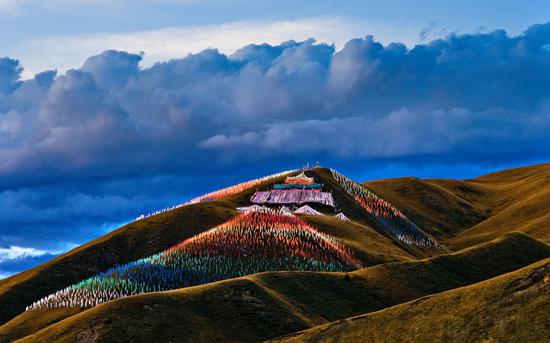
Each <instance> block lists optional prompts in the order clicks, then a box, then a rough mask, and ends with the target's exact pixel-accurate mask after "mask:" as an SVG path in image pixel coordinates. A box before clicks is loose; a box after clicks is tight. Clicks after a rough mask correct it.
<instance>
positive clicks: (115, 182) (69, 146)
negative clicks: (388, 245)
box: [0, 0, 550, 277]
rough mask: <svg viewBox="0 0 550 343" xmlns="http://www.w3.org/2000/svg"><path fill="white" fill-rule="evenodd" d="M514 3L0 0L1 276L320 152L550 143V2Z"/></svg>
mask: <svg viewBox="0 0 550 343" xmlns="http://www.w3.org/2000/svg"><path fill="white" fill-rule="evenodd" d="M275 3H276V4H275ZM516 3H517V2H513V1H485V2H483V3H481V2H478V1H475V2H474V1H462V2H460V3H458V2H457V3H455V4H451V3H450V2H442V1H420V2H415V3H414V4H413V2H408V1H401V2H399V1H388V0H386V1H357V2H353V1H348V2H331V1H301V2H299V4H298V5H297V4H295V2H291V1H279V2H273V1H245V0H243V1H214V0H211V1H198V0H197V1H193V0H179V1H177V0H175V1H170V0H157V1H146V0H137V1H132V2H130V1H106V0H87V1H69V0H50V1H40V0H0V277H5V276H8V275H10V274H13V273H15V272H18V271H21V270H24V269H26V268H28V267H31V266H33V265H36V264H37V263H40V262H42V261H45V260H47V259H49V258H51V257H52V256H55V255H56V254H59V253H60V252H63V251H66V250H68V249H70V248H72V247H74V246H77V245H79V244H82V243H84V242H86V241H89V240H90V239H93V238H95V237H98V236H100V235H102V234H104V233H106V232H108V231H110V230H112V229H113V228H116V227H117V226H120V225H121V224H123V223H126V222H128V221H129V220H131V219H132V218H135V217H136V216H138V215H139V214H141V213H148V212H150V211H153V210H155V209H158V208H163V207H165V206H169V205H174V204H177V203H180V202H182V201H185V200H187V199H189V198H190V197H192V196H196V195H199V194H202V193H205V192H208V191H211V190H214V189H216V188H219V187H223V186H227V185H230V184H232V183H235V182H238V181H243V180H247V179H250V178H253V177H257V176H261V175H265V174H269V173H272V172H276V171H280V170H283V169H287V168H295V167H297V166H300V165H302V164H303V163H306V162H310V163H313V162H315V161H320V162H321V163H322V164H324V165H328V166H332V167H336V168H337V169H339V170H341V171H342V172H344V173H346V174H348V175H349V176H351V177H353V178H355V179H357V180H366V179H376V178H383V177H398V176H418V177H450V178H469V177H474V176H477V175H481V174H484V173H487V172H491V171H496V170H499V169H503V168H508V167H514V166H520V165H527V164H531V163H541V162H548V160H549V156H550V138H549V135H548V134H547V133H548V132H550V87H549V86H550V85H549V81H548V80H550V24H547V23H548V21H549V20H548V19H549V18H547V15H545V14H548V13H550V8H549V7H550V4H548V2H546V1H530V2H529V5H521V6H519V5H517V4H516ZM205 49H206V50H205Z"/></svg>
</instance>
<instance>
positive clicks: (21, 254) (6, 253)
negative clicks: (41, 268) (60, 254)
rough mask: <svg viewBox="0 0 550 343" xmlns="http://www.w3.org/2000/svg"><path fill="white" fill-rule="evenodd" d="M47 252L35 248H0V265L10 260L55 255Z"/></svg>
mask: <svg viewBox="0 0 550 343" xmlns="http://www.w3.org/2000/svg"><path fill="white" fill-rule="evenodd" d="M55 253H56V252H51V251H47V250H41V249H35V248H23V247H18V246H10V247H9V248H0V263H2V262H5V261H8V260H18V259H22V258H27V257H38V256H43V255H46V254H55Z"/></svg>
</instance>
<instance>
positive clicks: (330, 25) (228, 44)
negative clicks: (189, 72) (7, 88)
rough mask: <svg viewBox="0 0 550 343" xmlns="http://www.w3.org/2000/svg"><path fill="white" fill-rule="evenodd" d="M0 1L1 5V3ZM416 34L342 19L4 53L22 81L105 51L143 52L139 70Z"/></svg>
mask: <svg viewBox="0 0 550 343" xmlns="http://www.w3.org/2000/svg"><path fill="white" fill-rule="evenodd" d="M0 1H2V0H0ZM420 30H421V28H419V27H403V26H402V25H394V24H373V23H367V22H364V21H359V20H357V19H353V18H346V17H329V16H323V17H315V18H301V19H297V20H289V21H271V22H266V21H261V22H260V21H240V22H232V23H225V24H220V25H207V26H183V27H172V28H165V29H160V30H151V31H138V32H129V33H98V34H89V35H79V36H70V35H69V36H57V37H46V38H41V39H36V40H26V41H22V42H20V43H19V44H17V45H16V46H15V47H14V48H13V50H12V51H9V52H8V55H9V56H13V57H15V58H18V59H19V60H21V62H22V63H23V65H24V67H25V69H26V70H25V73H24V75H23V77H24V78H30V77H32V76H33V75H34V73H37V72H41V71H43V70H47V69H58V70H60V71H64V70H66V69H69V68H76V67H80V66H81V65H82V63H83V62H84V60H85V59H86V58H87V57H88V56H91V55H95V54H98V53H99V52H101V51H104V50H108V49H115V50H125V51H129V52H140V51H143V52H145V58H144V60H143V62H142V66H145V67H147V66H150V65H152V64H154V63H156V62H159V61H166V60H170V59H174V58H181V57H184V56H186V55H187V54H189V53H196V52H199V51H201V50H204V49H207V48H217V49H218V50H220V51H221V52H222V53H226V54H231V53H232V52H234V51H235V50H236V49H238V48H240V47H242V46H244V45H247V44H252V43H269V44H278V43H280V42H283V41H287V40H291V39H293V40H296V41H301V40H305V39H308V38H312V37H313V38H315V39H316V40H317V41H319V42H327V43H334V44H335V45H336V47H337V48H341V47H342V46H343V45H344V43H345V42H347V41H348V40H349V39H350V38H357V37H364V36H366V35H367V34H373V35H374V36H375V37H376V39H377V40H378V41H380V42H382V43H390V42H393V41H399V42H403V43H405V44H407V45H409V46H411V45H414V44H415V43H417V42H418V41H419V35H418V33H419V32H420Z"/></svg>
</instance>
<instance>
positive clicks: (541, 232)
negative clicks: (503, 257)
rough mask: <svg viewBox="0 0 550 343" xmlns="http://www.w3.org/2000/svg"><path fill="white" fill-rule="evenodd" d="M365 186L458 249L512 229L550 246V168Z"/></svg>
mask: <svg viewBox="0 0 550 343" xmlns="http://www.w3.org/2000/svg"><path fill="white" fill-rule="evenodd" d="M364 184H365V185H366V186H367V187H369V188H370V189H371V190H373V191H374V192H375V193H377V194H378V195H380V196H382V197H383V198H385V199H387V200H389V201H390V202H392V203H393V204H394V205H396V206H397V207H399V208H400V209H402V210H403V211H404V212H405V214H407V215H408V216H409V217H410V218H411V219H412V220H413V221H414V222H416V223H417V224H418V225H419V226H420V227H422V228H423V229H424V230H426V231H428V232H430V233H431V234H433V235H434V236H435V237H437V238H438V239H439V240H440V242H443V243H444V244H446V245H447V246H448V247H450V248H451V249H453V250H458V249H462V248H465V247H468V246H473V245H476V244H479V243H482V242H487V241H490V240H492V239H494V238H496V237H499V236H500V235H502V234H504V233H506V232H511V231H522V232H525V233H528V234H529V235H531V236H533V237H535V238H538V239H541V240H543V241H546V242H550V213H549V212H548V204H550V164H541V165H534V166H529V167H521V168H515V169H509V170H505V171H501V172H497V173H492V174H488V175H485V176H482V177H478V178H475V179H471V180H448V179H417V178H397V179H385V180H377V181H370V182H365V183H364Z"/></svg>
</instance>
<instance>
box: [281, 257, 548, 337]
mask: <svg viewBox="0 0 550 343" xmlns="http://www.w3.org/2000/svg"><path fill="white" fill-rule="evenodd" d="M549 293H550V259H544V260H542V261H539V262H536V263H533V264H531V265H529V266H527V267H525V268H522V269H520V270H517V271H514V272H511V273H507V274H504V275H502V276H499V277H495V278H493V279H490V280H487V281H484V282H480V283H477V284H474V285H471V286H467V287H463V288H458V289H455V290H451V291H447V292H443V293H439V294H436V295H430V296H425V297H421V298H419V299H416V300H413V301H410V302H407V303H404V304H400V305H396V306H393V307H390V308H387V309H384V310H381V311H377V312H374V313H369V314H365V315H361V316H356V317H352V318H348V319H344V320H340V321H337V322H334V323H330V324H326V325H321V326H318V327H315V328H313V329H310V330H306V331H303V332H299V333H296V334H293V335H290V336H286V337H282V338H280V339H276V340H274V341H273V342H357V341H361V342H411V341H415V342H433V341H437V342H547V341H548V339H549V336H548V333H549V327H548V324H549V321H548V315H547V311H548V307H549V306H550V297H549V296H548V294H549Z"/></svg>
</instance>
